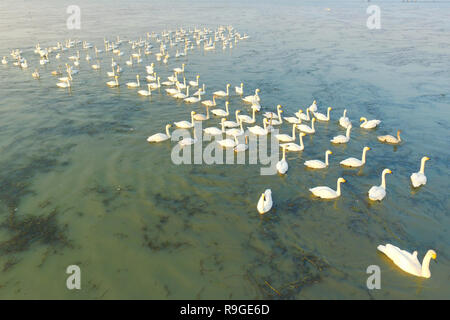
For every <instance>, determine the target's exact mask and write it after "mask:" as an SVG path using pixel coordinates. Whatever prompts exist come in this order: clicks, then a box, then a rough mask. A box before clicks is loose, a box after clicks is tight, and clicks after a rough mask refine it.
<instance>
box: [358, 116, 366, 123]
mask: <svg viewBox="0 0 450 320" xmlns="http://www.w3.org/2000/svg"><path fill="white" fill-rule="evenodd" d="M361 121H367V119H366V118H365V117H361V118H359V122H361Z"/></svg>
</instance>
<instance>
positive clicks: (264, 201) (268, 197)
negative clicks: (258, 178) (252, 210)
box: [256, 189, 273, 214]
mask: <svg viewBox="0 0 450 320" xmlns="http://www.w3.org/2000/svg"><path fill="white" fill-rule="evenodd" d="M272 204H273V202H272V190H270V189H266V191H264V193H263V194H261V197H260V198H259V201H258V205H257V206H256V208H257V209H258V212H259V214H264V213H266V212H268V211H270V209H272Z"/></svg>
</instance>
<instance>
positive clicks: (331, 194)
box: [309, 178, 346, 199]
mask: <svg viewBox="0 0 450 320" xmlns="http://www.w3.org/2000/svg"><path fill="white" fill-rule="evenodd" d="M343 182H344V183H345V182H346V180H345V179H344V178H339V179H338V180H337V189H336V191H334V190H333V189H331V188H330V187H326V186H320V187H315V188H311V189H309V191H311V192H312V193H313V194H314V195H315V196H317V197H319V198H322V199H335V198H337V197H339V196H340V195H341V183H343Z"/></svg>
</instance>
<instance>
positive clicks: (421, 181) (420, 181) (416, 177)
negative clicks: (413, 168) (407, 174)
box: [411, 157, 430, 188]
mask: <svg viewBox="0 0 450 320" xmlns="http://www.w3.org/2000/svg"><path fill="white" fill-rule="evenodd" d="M428 160H430V158H428V157H423V158H422V160H421V161H420V171H419V172H414V173H413V174H412V175H411V183H412V185H413V187H414V188H417V187H420V186H421V185H425V184H426V183H427V176H426V175H425V162H426V161H428Z"/></svg>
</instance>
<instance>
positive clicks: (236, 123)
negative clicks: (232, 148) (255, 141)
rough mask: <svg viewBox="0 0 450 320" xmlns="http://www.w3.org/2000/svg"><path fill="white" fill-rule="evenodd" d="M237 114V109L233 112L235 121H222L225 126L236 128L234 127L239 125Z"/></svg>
mask: <svg viewBox="0 0 450 320" xmlns="http://www.w3.org/2000/svg"><path fill="white" fill-rule="evenodd" d="M238 115H239V110H236V112H235V116H236V121H231V120H227V121H225V122H224V125H225V128H236V127H239V126H240V124H239V118H238Z"/></svg>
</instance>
